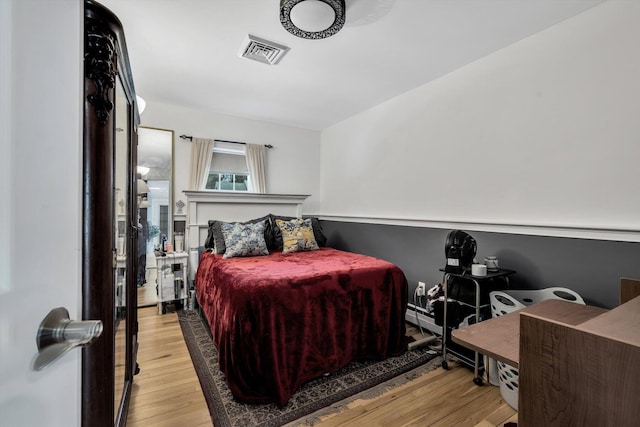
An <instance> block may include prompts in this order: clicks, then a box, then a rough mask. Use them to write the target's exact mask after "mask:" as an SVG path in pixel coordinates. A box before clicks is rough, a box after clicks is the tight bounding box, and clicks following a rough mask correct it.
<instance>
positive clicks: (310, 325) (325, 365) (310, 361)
mask: <svg viewBox="0 0 640 427" xmlns="http://www.w3.org/2000/svg"><path fill="white" fill-rule="evenodd" d="M263 207H264V206H263ZM199 211H204V209H202V207H200V209H199ZM218 212H220V211H219V210H218ZM270 217H271V222H274V216H273V215H271V216H270ZM226 220H229V218H227V219H226ZM260 220H261V219H260ZM200 221H202V219H201V220H200ZM259 222H260V221H253V222H252V221H248V223H252V224H256V223H259ZM211 224H212V222H210V223H209V224H208V226H209V229H211V228H210V227H211ZM202 228H203V227H201V226H200V227H199V229H202ZM205 228H206V227H205ZM203 234H206V233H201V234H200V235H203ZM265 240H268V239H267V234H266V231H265ZM276 240H277V239H276ZM318 240H319V241H320V239H318ZM201 241H204V239H203V240H201ZM286 245H287V242H286V239H285V248H286ZM217 249H218V248H214V250H213V252H211V251H205V252H203V253H202V256H201V257H200V259H199V264H198V266H197V274H196V276H195V287H196V295H197V300H198V304H199V306H200V308H201V310H202V313H203V315H204V317H205V318H206V320H207V322H208V324H209V326H210V328H211V332H212V338H213V341H214V344H215V345H216V348H217V349H218V352H219V364H220V370H221V371H222V372H223V373H224V375H225V377H226V380H227V383H228V385H229V388H230V390H231V392H232V393H233V395H234V397H235V398H236V399H238V400H240V401H243V402H248V403H275V404H277V405H278V406H283V405H285V404H286V402H287V401H288V400H289V398H290V396H291V395H292V394H293V393H295V391H296V390H297V389H298V388H299V387H300V386H301V385H302V384H304V383H306V382H308V381H310V380H312V379H314V378H317V377H319V376H322V375H324V374H326V373H330V372H332V371H335V370H337V369H340V368H342V367H344V366H345V365H347V364H348V363H349V362H350V361H352V360H363V359H370V360H381V359H385V358H387V357H390V356H396V355H399V354H401V353H403V352H404V351H406V347H407V341H406V337H405V332H406V329H405V320H404V316H405V311H406V307H407V299H408V296H407V293H408V291H407V281H406V278H405V276H404V274H403V272H402V271H401V270H400V269H399V268H398V267H397V266H395V265H394V264H392V263H389V262H387V261H384V260H380V259H376V258H373V257H369V256H365V255H360V254H354V253H349V252H344V251H339V250H336V249H333V248H329V247H318V248H317V249H315V250H303V251H295V252H293V253H284V251H283V250H280V249H278V248H275V249H274V248H271V250H270V251H268V252H267V254H262V255H260V256H240V257H231V258H225V256H226V254H228V251H227V252H225V253H224V254H223V253H222V252H221V251H219V250H217ZM227 249H228V248H227ZM216 252H220V253H216Z"/></svg>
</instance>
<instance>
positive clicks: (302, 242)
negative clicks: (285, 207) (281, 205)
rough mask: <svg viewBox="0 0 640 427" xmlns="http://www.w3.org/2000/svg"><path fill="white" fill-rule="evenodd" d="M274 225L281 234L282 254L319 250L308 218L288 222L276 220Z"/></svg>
mask: <svg viewBox="0 0 640 427" xmlns="http://www.w3.org/2000/svg"><path fill="white" fill-rule="evenodd" d="M276 225H277V226H278V228H279V229H280V231H281V232H282V253H285V254H289V253H292V252H301V251H315V250H318V249H319V247H318V243H317V242H316V239H315V237H314V235H313V228H312V226H311V219H310V218H307V219H302V218H296V219H292V220H290V221H283V220H281V219H276Z"/></svg>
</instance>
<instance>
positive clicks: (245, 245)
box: [221, 221, 269, 258]
mask: <svg viewBox="0 0 640 427" xmlns="http://www.w3.org/2000/svg"><path fill="white" fill-rule="evenodd" d="M265 226H266V223H265V222H264V221H262V222H257V223H255V224H240V223H227V222H223V223H222V224H221V229H222V234H223V236H224V244H225V246H226V249H225V251H224V255H223V256H222V257H223V258H233V257H239V256H258V255H269V250H268V249H267V243H266V242H265V240H264V228H265Z"/></svg>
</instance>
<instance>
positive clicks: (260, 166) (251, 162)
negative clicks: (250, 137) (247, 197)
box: [245, 144, 267, 194]
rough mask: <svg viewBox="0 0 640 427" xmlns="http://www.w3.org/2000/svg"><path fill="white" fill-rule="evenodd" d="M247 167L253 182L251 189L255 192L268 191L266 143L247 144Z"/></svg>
mask: <svg viewBox="0 0 640 427" xmlns="http://www.w3.org/2000/svg"><path fill="white" fill-rule="evenodd" d="M245 148H246V156H247V168H248V169H249V176H250V177H251V178H250V182H251V191H252V192H253V193H263V194H264V193H266V192H267V179H266V177H265V160H264V158H265V152H266V149H265V147H264V145H259V144H247V145H246V147H245Z"/></svg>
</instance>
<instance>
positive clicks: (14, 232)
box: [0, 0, 83, 427]
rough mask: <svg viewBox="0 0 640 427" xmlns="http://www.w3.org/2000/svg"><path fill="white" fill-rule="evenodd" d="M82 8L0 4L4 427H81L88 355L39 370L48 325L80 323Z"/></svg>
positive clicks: (70, 3)
mask: <svg viewBox="0 0 640 427" xmlns="http://www.w3.org/2000/svg"><path fill="white" fill-rule="evenodd" d="M82 15H83V4H82V0H55V1H51V0H0V55H1V56H2V57H1V58H0V113H1V114H0V425H2V426H65V427H68V426H77V425H79V424H80V379H81V376H80V368H81V354H80V350H79V349H75V350H72V351H71V352H69V353H67V354H66V355H65V356H63V357H62V358H61V359H59V360H58V361H57V362H55V363H54V364H53V365H51V366H50V367H48V368H46V369H44V370H42V371H39V372H35V371H33V370H32V362H33V358H34V356H35V355H36V352H37V348H36V341H35V338H36V332H37V329H38V325H39V324H40V321H41V320H42V319H43V318H44V316H45V315H46V314H47V313H48V312H49V311H50V310H51V309H53V308H55V307H66V308H67V309H68V310H69V313H70V315H71V318H72V319H79V318H80V313H81V300H82V296H81V285H80V283H81V282H80V280H81V275H80V274H81V230H82V228H81V225H82V223H81V219H82V210H81V209H82V205H81V200H82V199H81V189H82V182H81V173H82V153H81V147H82V84H83V77H82V51H83V46H82V43H83V37H82V28H83V27H82V22H83V20H82Z"/></svg>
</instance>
